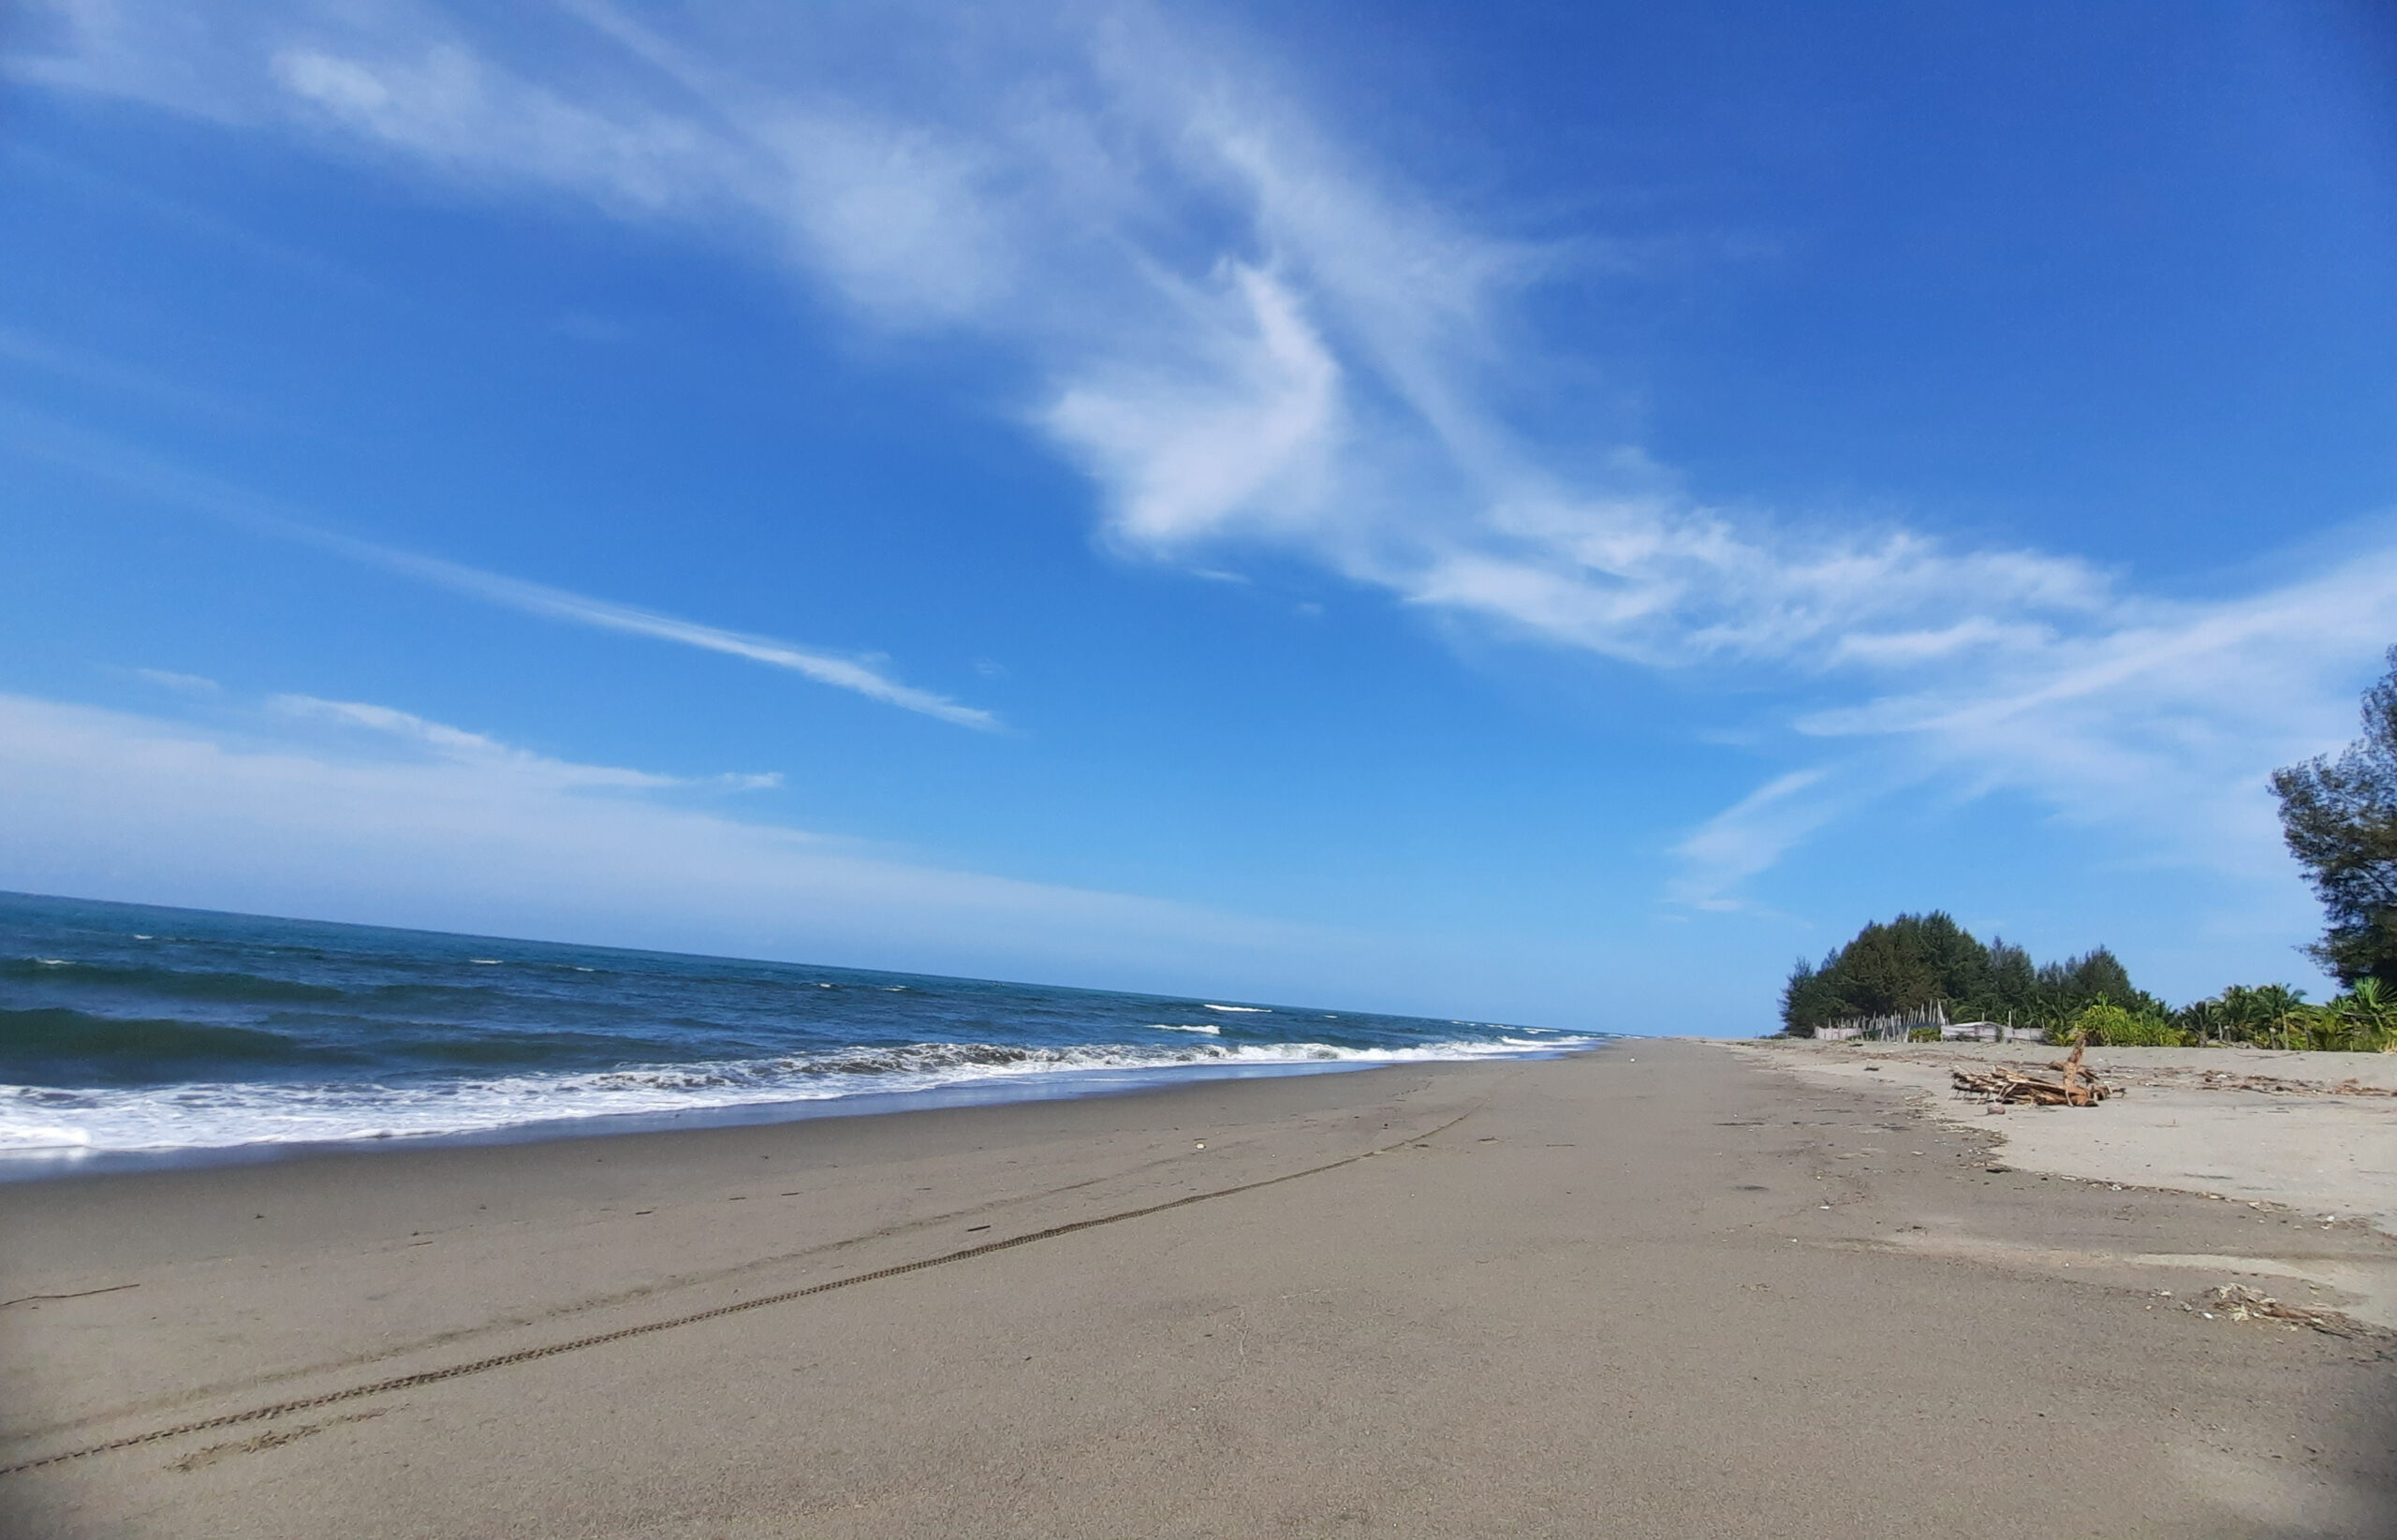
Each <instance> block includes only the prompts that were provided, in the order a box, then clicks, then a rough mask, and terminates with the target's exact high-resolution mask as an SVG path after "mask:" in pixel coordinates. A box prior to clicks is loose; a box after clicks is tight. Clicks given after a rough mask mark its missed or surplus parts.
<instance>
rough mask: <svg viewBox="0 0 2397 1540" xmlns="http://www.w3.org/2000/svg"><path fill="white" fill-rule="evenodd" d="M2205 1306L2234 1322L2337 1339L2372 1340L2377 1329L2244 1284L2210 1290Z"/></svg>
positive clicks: (2346, 1316)
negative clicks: (2281, 1325) (2273, 1324)
mask: <svg viewBox="0 0 2397 1540" xmlns="http://www.w3.org/2000/svg"><path fill="white" fill-rule="evenodd" d="M2201 1303H2204V1304H2208V1305H2211V1306H2213V1308H2214V1309H2215V1310H2218V1311H2220V1312H2221V1313H2223V1314H2225V1315H2227V1316H2228V1317H2229V1318H2230V1319H2232V1320H2234V1321H2282V1322H2286V1323H2287V1325H2288V1326H2289V1327H2290V1328H2291V1329H2292V1330H2294V1329H2295V1328H2296V1327H2313V1328H2314V1329H2315V1330H2316V1331H2322V1332H2328V1333H2329V1334H2330V1335H2331V1336H2333V1337H2368V1336H2372V1335H2374V1331H2373V1328H2372V1327H2368V1326H2366V1325H2364V1324H2363V1323H2362V1322H2361V1321H2359V1320H2357V1319H2356V1318H2355V1317H2354V1316H2352V1315H2345V1314H2342V1313H2339V1312H2338V1311H2335V1310H2323V1309H2321V1308H2319V1307H2318V1306H2314V1305H2285V1304H2283V1303H2281V1302H2280V1301H2279V1300H2278V1299H2275V1298H2272V1296H2271V1295H2269V1294H2265V1293H2263V1292H2262V1291H2260V1290H2257V1289H2251V1288H2249V1287H2247V1286H2246V1285H2245V1284H2243V1283H2225V1284H2224V1285H2222V1287H2220V1288H2216V1289H2208V1290H2206V1292H2205V1298H2203V1300H2202V1301H2201Z"/></svg>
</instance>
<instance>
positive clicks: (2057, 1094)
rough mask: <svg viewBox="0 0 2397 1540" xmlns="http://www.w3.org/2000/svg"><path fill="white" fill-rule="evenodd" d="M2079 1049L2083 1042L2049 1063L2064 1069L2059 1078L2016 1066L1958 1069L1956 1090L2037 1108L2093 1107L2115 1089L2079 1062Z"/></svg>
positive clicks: (2055, 1067)
mask: <svg viewBox="0 0 2397 1540" xmlns="http://www.w3.org/2000/svg"><path fill="white" fill-rule="evenodd" d="M2081 1048H2082V1045H2081V1044H2079V1043H2075V1044H2074V1045H2073V1046H2072V1051H2071V1052H2070V1053H2069V1054H2067V1055H2066V1056H2065V1057H2064V1058H2062V1059H2059V1060H2057V1061H2056V1062H2055V1063H2051V1064H2050V1065H2049V1066H2048V1067H2049V1068H2050V1069H2053V1070H2060V1071H2062V1072H2063V1074H2064V1078H2063V1079H2062V1080H2060V1081H2059V1080H2043V1079H2040V1078H2038V1077H2037V1076H2036V1075H2025V1074H2024V1073H2022V1071H2021V1070H2018V1069H1991V1070H1978V1071H1976V1070H1969V1069H1960V1070H1957V1071H1955V1072H1954V1078H1955V1082H1956V1090H1957V1091H1958V1092H1959V1093H1963V1094H1968V1095H1976V1096H1980V1097H1983V1098H1985V1099H1987V1100H1989V1101H1993V1102H2029V1103H2031V1104H2033V1105H2034V1106H2037V1107H2095V1106H2096V1105H2097V1104H2098V1103H2099V1102H2102V1101H2104V1100H2105V1099H2106V1098H2107V1097H2109V1096H2110V1095H2113V1094H2114V1092H2113V1090H2112V1088H2111V1087H2110V1086H2108V1085H2107V1084H2106V1082H2105V1081H2103V1080H2100V1079H2099V1078H2097V1077H2096V1076H2095V1075H2092V1074H2091V1073H2090V1072H2089V1069H2088V1066H2087V1065H2085V1064H2083V1063H2081Z"/></svg>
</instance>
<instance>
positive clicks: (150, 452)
mask: <svg viewBox="0 0 2397 1540" xmlns="http://www.w3.org/2000/svg"><path fill="white" fill-rule="evenodd" d="M5 16H6V20H5V21H0V550H5V553H6V559H5V560H4V561H0V887H5V888H10V889H15V890H20V891H36V892H48V893H62V894H70V895H75V896H80V897H90V898H107V899H120V900H127V901H137V902H162V903H177V904H191V905H198V906H203V907H212V908H223V909H235V910H243V911H248V912H256V913H267V914H287V915H299V916H306V917H319V918H331V919H346V920H357V921H364V922H372V923H384V924H399V925H410V926H421V927H428V928H434V929H442V930H455V931H478V932H486V933H498V934H507V935H516V936H534V937H547V938H554V939H562V940H576V941H584V942H593V943H604V944H618V945H630V946H656V947H664V948H671V949H682V950H693V951H704V952H713V953H727V954H733V955H743V956H764V957H776V958H787V959H793V960H801V961H816V962H824V963H835V964H846V965H851V966H860V967H884V968H898V969H906V970H912V971H921V972H934V973H951V974H963V975H976V976H988V977H1005V978H1015V979H1029V980H1037V981H1043V982H1051V983H1062V984H1075V985H1089V986H1095V987H1105V988H1118V989H1135V990H1155V991H1159V992H1171V993H1196V994H1204V995H1212V996H1216V997H1232V998H1243V999H1252V1000H1271V1001H1287V1002H1292V1003H1306V1004H1322V1005H1350V1006H1353V1007H1356V1008H1375V1009H1383V1010H1392V1011H1401V1012H1410V1013H1419V1014H1428V1015H1434V1016H1469V1017H1472V1018H1475V1019H1506V1020H1513V1021H1520V1022H1523V1023H1526V1024H1540V1025H1548V1026H1555V1027H1566V1028H1577V1029H1580V1028H1597V1029H1604V1030H1613V1031H1630V1032H1705V1033H1722V1034H1740V1033H1752V1032H1762V1031H1768V1030H1771V1029H1772V1027H1773V1026H1774V1025H1776V1016H1775V1012H1776V1004H1777V996H1778V990H1779V988H1780V984H1781V981H1782V979H1783V978H1784V976H1785V975H1786V974H1787V971H1788V968H1789V966H1790V963H1791V961H1792V960H1793V959H1796V958H1798V957H1801V956H1805V957H1819V956H1821V955H1822V954H1823V953H1825V952H1826V951H1828V950H1830V949H1831V948H1832V947H1834V946H1837V945H1838V944H1839V943H1840V942H1842V941H1843V940H1844V939H1845V938H1846V936H1848V935H1850V934H1852V933H1853V932H1854V931H1855V930H1856V929H1857V928H1858V927H1859V926H1860V925H1861V924H1863V923H1864V922H1865V921H1867V920H1870V919H1874V918H1876V917H1877V918H1886V917H1890V916H1891V915H1894V914H1896V913H1898V912H1901V911H1920V910H1925V909H1931V908H1944V909H1947V910H1948V911H1949V912H1951V913H1952V914H1954V915H1955V916H1956V917H1958V918H1959V919H1960V920H1962V921H1963V923H1964V924H1965V925H1967V926H1968V927H1970V928H1972V929H1973V930H1974V931H1976V932H1977V933H1978V934H1980V935H1981V936H1982V937H1983V939H1985V940H1986V939H1989V938H1990V937H1991V936H1992V935H2002V936H2004V937H2005V938H2006V939H2007V940H2009V941H2012V942H2016V943H2018V944H2021V945H2024V946H2028V947H2029V948H2030V949H2031V950H2032V951H2033V953H2034V954H2035V955H2037V956H2039V957H2042V958H2047V957H2055V956H2062V955H2065V954H2068V953H2074V952H2079V951H2081V950H2083V949H2085V948H2087V947H2090V946H2096V945H2100V944H2103V945H2107V946H2111V947H2112V948H2113V949H2114V950H2115V951H2116V952H2117V953H2118V954H2119V955H2120V956H2121V957H2122V958H2123V959H2124V961H2125V963H2126V964H2127V965H2128V967H2129V969H2130V971H2131V974H2132V976H2133V977H2134V979H2135V980H2137V981H2138V982H2140V984H2142V985H2143V986H2144V987H2146V988H2147V989H2149V990H2154V991H2155V992H2157V993H2160V994H2162V995H2165V996H2166V997H2168V998H2169V999H2171V1000H2174V1001H2183V1000H2187V999H2191V998H2195V997H2197V996H2199V995H2203V994H2207V993H2211V992H2213V991H2214V990H2218V989H2220V988H2222V987H2223V986H2224V985H2227V984H2229V983H2233V982H2249V983H2255V982H2263V981H2267V980H2286V981H2289V982H2294V983H2298V984H2301V985H2303V986H2306V987H2307V988H2309V989H2311V990H2313V992H2314V993H2315V994H2316V997H2317V998H2318V997H2320V996H2321V995H2322V994H2323V993H2325V992H2327V989H2326V985H2325V981H2324V980H2323V979H2322V978H2321V977H2320V975H2318V974H2317V973H2316V972H2315V970H2314V969H2313V967H2312V965H2311V964H2310V963H2309V962H2307V961H2305V959H2304V958H2303V957H2302V956H2301V955H2300V954H2299V952H2298V951H2297V950H2296V948H2297V947H2298V946H2301V944H2302V943H2304V942H2305V941H2307V940H2308V939H2310V938H2311V937H2312V936H2313V935H2314V934H2315V933H2316V931H2318V928H2319V914H2318V911H2317V909H2316V905H2315V904H2314V902H2313V900H2312V898H2311V897H2310V895H2309V893H2308V891H2307V889H2306V887H2305V886H2304V884H2303V882H2302V880H2301V873H2300V872H2299V871H2298V870H2297V868H2296V867H2295V865H2294V864H2293V863H2292V862H2291V861H2290V859H2289V858H2288V857H2287V853H2286V852H2285V850H2284V849H2283V847H2282V845H2281V843H2280V839H2279V831H2278V827H2277V824H2276V821H2275V817H2274V812H2273V804H2272V797H2271V794H2270V791H2269V788H2268V785H2267V782H2266V777H2267V776H2268V774H2269V772H2270V771H2271V770H2272V768H2273V767H2275V766H2277V765H2282V764H2287V763H2290V762H2292V761H2295V760H2297V759H2300V758H2302V757H2305V756H2307V755H2315V754H2318V753H2322V752H2325V751H2328V750H2334V749H2336V748H2337V747H2338V746H2339V745H2340V744H2342V743H2343V742H2344V741H2346V740H2347V739H2348V738H2350V737H2352V736H2353V734H2354V732H2355V730H2356V697H2357V695H2358V693H2359V691H2360V689H2361V688H2362V687H2363V686H2364V685H2366V684H2367V683H2369V682H2371V681H2372V680H2373V679H2374V678H2375V677H2376V676H2377V675H2378V673H2379V672H2380V671H2381V670H2382V669H2383V667H2386V665H2385V664H2384V662H2383V653H2384V652H2385V651H2386V650H2387V649H2388V648H2389V647H2390V644H2391V643H2393V642H2397V22H2392V20H2391V16H2390V12H2389V11H2387V10H2386V9H2385V8H2383V7H2376V6H2373V5H2369V4H2354V5H2341V4H2336V3H2318V4H2288V5H2261V4H2258V5H2233V4H2215V3H2198V4H2188V3H2180V0H2175V3H2171V4H2144V5H2143V4H2132V3H2123V4H2110V5H2104V6H2087V5H2080V4H2074V5H2065V4H2037V3H2035V4H2012V5H2004V6H1998V5H1987V6H1980V5H1969V4H1955V5H1939V6H1929V7H1925V6H1918V5H1906V6H1899V5H1889V6H1880V5H1870V4H1858V5H1846V6H1841V7H1788V6H1781V5H1768V4H1723V3H1693V4H1690V5H1686V6H1676V7H1655V6H1640V5H1613V4H1585V5H1579V6H1571V7H1564V6H1553V5H1547V6H1541V5H1517V4H1510V3H1507V0H1485V3H1482V4H1478V5H1474V6H1470V7H1466V6H1459V5H1454V4H1434V3H1430V0H1395V3H1390V4H1383V5H1376V6H1371V7H1365V6H1351V5H1342V4H1327V5H1324V6H1316V7H1269V6H1241V5H1220V6H1213V7H1209V6H1204V5H1181V6H1174V7H1150V6H1143V5H1138V4H1125V5H1115V4H1081V3H1077V0H1066V3H1062V4H1056V5H1051V6H1046V7H987V6H967V5H943V4H912V3H894V4H889V5H878V6H864V5H836V4H816V5H804V6H801V5H787V4H775V5H769V4H738V3H726V4H704V3H692V4H663V3H659V4H632V3H620V4H609V3H605V0H559V3H555V4H548V5H541V4H536V5H528V6H523V7H480V6H472V7H469V6H459V7H441V6H437V5H432V4H419V3H416V0H324V3H308V0H251V3H246V4H243V5H238V6H235V5H211V4H204V3H203V4H192V3H190V0H180V3H174V0H63V3H60V0H32V3H30V4H22V5H18V6H15V7H8V8H7V11H6V13H5Z"/></svg>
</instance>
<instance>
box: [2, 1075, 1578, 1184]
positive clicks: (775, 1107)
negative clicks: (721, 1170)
mask: <svg viewBox="0 0 2397 1540" xmlns="http://www.w3.org/2000/svg"><path fill="white" fill-rule="evenodd" d="M1604 1046H1605V1045H1596V1046H1593V1047H1591V1048H1587V1049H1573V1050H1571V1051H1572V1052H1577V1053H1578V1052H1590V1053H1595V1052H1598V1051H1600V1049H1601V1048H1603V1047H1604ZM1565 1056H1566V1055H1564V1054H1536V1053H1524V1054H1520V1055H1513V1056H1509V1057H1508V1058H1507V1059H1503V1060H1502V1059H1499V1058H1496V1057H1495V1056H1493V1057H1492V1058H1490V1059H1479V1060H1477V1059H1463V1058H1459V1059H1452V1060H1420V1061H1412V1060H1410V1061H1401V1062H1398V1063H1359V1062H1356V1061H1353V1060H1334V1061H1324V1062H1320V1063H1206V1064H1178V1065H1170V1066H1166V1065H1159V1066H1155V1067H1151V1068H1141V1069H1124V1068H1105V1069H1087V1070H1064V1071H1051V1072H1047V1073H1044V1074H1040V1075H1037V1076H1022V1077H998V1076H993V1077H990V1078H983V1079H976V1080H964V1081H960V1082H957V1083H954V1084H951V1085H945V1086H934V1087H930V1088H926V1089H923V1090H916V1091H890V1092H863V1093H848V1094H845V1095H840V1096H823V1097H814V1098H805V1099H800V1098H794V1099H791V1100H787V1101H778V1102H744V1103H741V1104H738V1105H735V1106H730V1107H693V1108H690V1109H689V1110H686V1111H643V1112H622V1113H596V1114H587V1115H581V1116H574V1117H565V1118H551V1119H543V1120H539V1121H536V1122H521V1123H509V1124H506V1125H504V1126H501V1127H496V1128H480V1129H461V1130H456V1131H453V1132H443V1133H427V1134H381V1133H377V1134H362V1135H358V1136H355V1137H347V1138H320V1139H292V1140H287V1141H278V1140H253V1141H250V1142H248V1143H243V1144H218V1145H182V1146H174V1147H171V1148H158V1149H130V1150H92V1149H89V1148H88V1147H83V1148H77V1147H70V1146H61V1147H53V1148H39V1147H37V1148H31V1149H23V1150H9V1151H0V1186H4V1185H7V1184H8V1183H12V1182H19V1181H65V1180H72V1179H74V1178H77V1177H86V1176H102V1175H115V1174H121V1173H125V1172H134V1171H169V1170H182V1169H186V1168H198V1167H205V1166H262V1165H270V1164H274V1163H277V1162H281V1161H287V1160H311V1159H316V1158H317V1157H320V1156H325V1155H338V1154H376V1153H400V1152H404V1151H418V1150H446V1149H455V1148H466V1147H476V1148H479V1147H486V1146H507V1145H525V1144H550V1143H554V1142H557V1141H560V1140H573V1139H594V1138H600V1139H604V1138H622V1137H628V1136H633V1135H641V1134H665V1133H674V1132H699V1131H701V1130H706V1129H715V1128H747V1127H755V1126H760V1125H766V1124H773V1123H786V1122H810V1121H813V1120H815V1119H818V1118H880V1117H893V1116H903V1115H905V1114H908V1113H913V1112H927V1111H939V1110H943V1109H947V1108H953V1107H1008V1106H1013V1105H1015V1104H1017V1103H1026V1102H1054V1101H1081V1100H1085V1099H1090V1098H1098V1097H1110V1096H1143V1095H1148V1094H1151V1093H1156V1092H1163V1091H1171V1090H1173V1089H1175V1088H1176V1087H1178V1086H1181V1085H1185V1084H1197V1083H1199V1082H1203V1081H1214V1080H1252V1079H1257V1080H1262V1079H1278V1078H1298V1077H1304V1076H1312V1075H1346V1074H1361V1073H1364V1072H1367V1071H1371V1070H1378V1069H1393V1068H1403V1067H1405V1066H1406V1065H1407V1064H1410V1063H1511V1062H1518V1061H1525V1060H1533V1059H1541V1058H1559V1057H1565Z"/></svg>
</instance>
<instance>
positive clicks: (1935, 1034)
mask: <svg viewBox="0 0 2397 1540" xmlns="http://www.w3.org/2000/svg"><path fill="white" fill-rule="evenodd" d="M1906 1041H1907V1042H1909V1043H1936V1042H1937V1041H1939V1029H1938V1028H1937V1027H1908V1028H1907V1029H1906Z"/></svg>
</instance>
